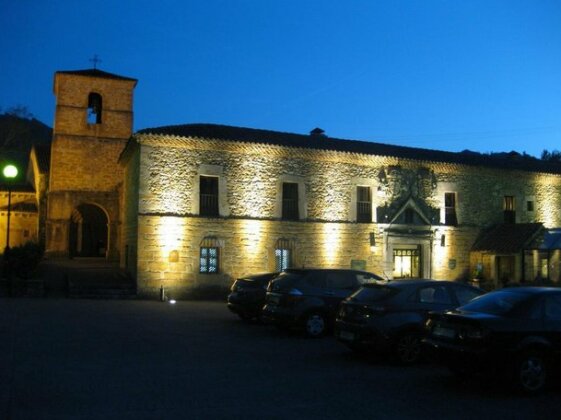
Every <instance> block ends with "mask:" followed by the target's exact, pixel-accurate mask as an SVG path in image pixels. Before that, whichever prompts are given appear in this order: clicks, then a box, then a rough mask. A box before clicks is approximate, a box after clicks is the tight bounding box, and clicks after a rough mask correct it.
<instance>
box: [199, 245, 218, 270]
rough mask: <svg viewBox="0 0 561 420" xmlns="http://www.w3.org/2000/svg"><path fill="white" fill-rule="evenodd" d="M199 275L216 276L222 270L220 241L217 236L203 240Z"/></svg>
mask: <svg viewBox="0 0 561 420" xmlns="http://www.w3.org/2000/svg"><path fill="white" fill-rule="evenodd" d="M199 261H200V263H199V273H202V274H216V273H218V272H219V270H220V241H219V240H218V238H216V237H215V236H207V237H205V238H203V240H202V241H201V246H200V258H199Z"/></svg>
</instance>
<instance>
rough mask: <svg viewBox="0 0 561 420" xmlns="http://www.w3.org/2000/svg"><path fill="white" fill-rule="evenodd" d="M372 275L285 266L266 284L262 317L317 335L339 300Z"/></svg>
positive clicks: (374, 277)
mask: <svg viewBox="0 0 561 420" xmlns="http://www.w3.org/2000/svg"><path fill="white" fill-rule="evenodd" d="M377 281H384V280H383V279H382V278H381V277H379V276H377V275H376V274H373V273H369V272H366V271H360V270H345V269H312V268H309V269H288V270H286V271H284V272H283V273H281V274H280V275H279V277H277V278H276V279H274V280H272V281H271V282H270V283H269V287H268V289H267V300H266V304H265V306H264V307H263V318H264V319H265V320H266V321H268V322H270V323H273V324H276V325H277V326H280V327H296V328H302V329H303V330H304V332H305V333H306V335H308V336H309V337H320V336H322V335H324V334H325V333H326V331H327V330H328V329H330V327H331V326H332V325H333V321H334V319H335V313H336V312H337V308H338V306H339V303H341V301H342V300H343V299H344V298H346V297H347V296H349V295H350V294H351V293H353V292H354V291H355V290H356V289H358V288H359V287H360V286H362V285H363V284H366V283H370V282H377Z"/></svg>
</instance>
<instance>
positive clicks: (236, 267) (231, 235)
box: [120, 124, 561, 296]
mask: <svg viewBox="0 0 561 420" xmlns="http://www.w3.org/2000/svg"><path fill="white" fill-rule="evenodd" d="M120 161H121V163H122V165H123V166H124V168H125V184H124V190H125V195H126V199H125V212H124V214H125V217H124V224H123V239H124V248H125V253H124V254H123V261H124V264H125V265H126V266H127V267H129V269H130V270H131V271H132V272H133V273H134V274H135V276H136V278H137V282H138V287H139V291H140V292H141V293H144V294H147V295H153V294H155V293H156V290H157V289H159V287H160V286H162V285H163V286H164V287H165V288H166V289H167V290H169V291H170V292H171V293H172V294H175V295H177V296H181V295H183V294H185V293H188V292H189V290H193V289H194V290H197V289H199V288H204V287H209V286H216V287H218V286H226V285H229V284H230V282H231V281H232V279H234V278H236V277H237V276H240V275H243V274H246V273H251V272H260V271H273V270H279V269H282V268H284V267H286V266H296V267H304V266H322V267H358V268H363V269H366V270H371V271H374V272H376V273H379V274H381V275H383V276H386V277H388V278H404V277H426V278H435V279H452V280H468V279H471V278H472V277H473V272H474V271H475V270H476V269H477V267H481V271H485V273H481V274H486V278H487V279H488V280H491V281H492V282H494V284H495V285H498V281H499V280H505V279H508V280H509V281H521V280H523V279H529V278H531V279H533V278H534V277H535V274H536V273H534V271H535V270H537V268H536V267H537V266H536V265H535V261H533V260H534V259H535V258H536V257H535V256H534V254H536V253H537V252H539V251H538V250H537V249H536V250H532V249H531V247H532V246H534V245H536V244H539V240H540V238H543V232H544V231H545V228H553V227H555V226H559V225H560V223H561V203H560V201H559V200H560V199H561V195H560V192H561V188H560V187H561V171H560V168H559V167H558V166H556V165H552V164H547V163H544V162H540V161H537V160H536V161H525V160H516V159H514V160H513V159H511V158H509V157H506V158H505V159H501V158H491V157H489V156H483V155H479V154H469V153H449V152H440V151H433V150H425V149H413V148H406V147H397V146H391V145H385V144H378V143H371V142H362V141H350V140H340V139H334V138H329V137H327V136H326V135H325V134H323V133H322V132H321V131H320V130H314V131H312V132H311V133H310V135H297V134H290V133H280V132H273V131H266V130H255V129H248V128H240V127H228V126H219V125H205V124H191V125H183V126H172V127H160V128H153V129H145V130H141V131H140V132H138V133H136V134H135V135H134V136H133V137H132V138H131V140H130V141H129V144H128V145H127V148H126V149H125V150H124V152H123V154H122V155H121V158H120ZM497 226H500V227H501V230H500V231H497V230H496V229H495V230H493V229H491V228H493V227H497ZM488 229H491V230H489V231H488ZM540 234H541V236H540ZM485 238H487V241H485V240H484V239H485ZM489 238H490V239H489ZM491 239H492V240H495V241H498V242H497V243H499V244H500V243H501V241H502V240H507V241H509V244H510V245H511V246H510V247H509V248H508V249H503V248H500V247H498V246H489V243H491V242H492V241H491ZM476 244H480V247H479V248H475V247H474V246H475V245H476ZM491 245H492V243H491ZM532 263H533V265H532ZM524 264H526V265H525V266H524ZM555 264H557V265H558V261H557V262H555ZM524 270H525V271H524ZM532 270H534V271H532ZM557 273H558V271H557ZM557 278H558V277H557Z"/></svg>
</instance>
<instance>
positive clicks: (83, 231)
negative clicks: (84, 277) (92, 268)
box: [68, 204, 109, 257]
mask: <svg viewBox="0 0 561 420" xmlns="http://www.w3.org/2000/svg"><path fill="white" fill-rule="evenodd" d="M108 241H109V235H108V219H107V215H106V214H105V212H104V211H103V210H102V209H101V208H100V207H98V206H96V205H93V204H80V205H79V206H78V207H76V208H75V209H74V210H73V211H72V215H71V216H70V231H69V240H68V250H69V253H70V257H106V256H107V249H108Z"/></svg>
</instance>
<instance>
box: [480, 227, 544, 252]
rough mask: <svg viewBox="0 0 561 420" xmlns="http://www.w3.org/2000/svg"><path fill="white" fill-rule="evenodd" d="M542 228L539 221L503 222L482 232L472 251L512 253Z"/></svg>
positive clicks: (518, 250)
mask: <svg viewBox="0 0 561 420" xmlns="http://www.w3.org/2000/svg"><path fill="white" fill-rule="evenodd" d="M542 230H543V225H542V224H541V223H503V224H499V225H496V226H494V227H493V228H491V229H490V230H489V231H488V232H485V233H483V234H482V235H481V236H480V238H479V239H478V240H477V241H476V243H475V245H474V246H473V248H472V251H487V252H493V253H497V254H514V253H518V252H520V251H522V250H523V249H525V248H527V247H528V246H529V245H530V243H531V242H532V241H533V240H534V239H535V238H536V237H537V236H538V234H540V233H541V232H542Z"/></svg>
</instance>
